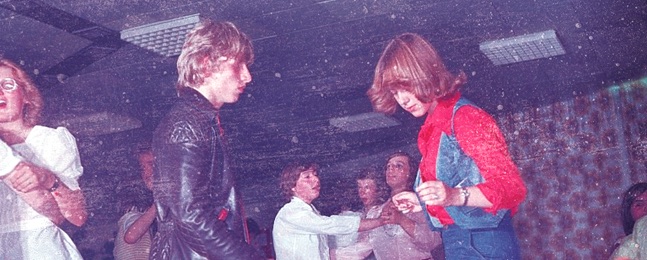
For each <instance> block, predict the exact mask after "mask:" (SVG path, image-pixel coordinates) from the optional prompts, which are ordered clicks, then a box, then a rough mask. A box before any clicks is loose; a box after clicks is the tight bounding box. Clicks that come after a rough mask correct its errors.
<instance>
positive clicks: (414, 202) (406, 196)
mask: <svg viewBox="0 0 647 260" xmlns="http://www.w3.org/2000/svg"><path fill="white" fill-rule="evenodd" d="M391 202H393V205H395V207H396V208H397V209H398V210H399V211H401V212H402V213H405V214H406V213H409V212H420V211H422V206H420V201H418V196H416V194H415V193H413V192H411V191H403V192H400V193H398V194H395V195H394V196H393V198H391Z"/></svg>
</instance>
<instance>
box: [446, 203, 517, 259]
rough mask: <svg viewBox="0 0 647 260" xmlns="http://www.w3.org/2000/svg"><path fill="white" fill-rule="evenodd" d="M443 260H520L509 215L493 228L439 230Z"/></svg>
mask: <svg viewBox="0 0 647 260" xmlns="http://www.w3.org/2000/svg"><path fill="white" fill-rule="evenodd" d="M440 231H441V234H442V238H443V245H444V248H445V259H447V260H452V259H460V260H465V259H510V260H516V259H521V252H520V251H519V244H518V243H517V237H516V235H515V233H514V229H513V227H512V218H511V217H510V214H509V213H508V214H505V216H504V217H503V219H502V220H501V223H500V224H499V226H498V227H495V228H483V229H471V230H470V229H463V228H461V227H459V226H457V225H449V226H447V227H446V228H442V229H440Z"/></svg>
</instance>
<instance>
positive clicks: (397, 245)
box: [366, 201, 442, 260]
mask: <svg viewBox="0 0 647 260" xmlns="http://www.w3.org/2000/svg"><path fill="white" fill-rule="evenodd" d="M389 203H390V202H388V201H387V202H386V203H384V204H382V206H380V207H373V208H371V209H370V210H369V211H368V213H367V214H366V218H378V217H379V216H380V214H382V209H383V208H384V207H385V205H387V204H389ZM405 216H406V217H407V218H409V219H411V220H413V221H414V222H415V223H416V225H415V229H414V236H413V237H411V236H409V234H407V232H406V231H405V230H404V229H402V227H400V225H395V224H388V225H384V226H381V227H378V228H375V229H373V230H370V231H369V242H370V243H371V247H373V254H375V258H377V259H378V260H382V259H411V260H415V259H427V258H432V255H431V250H433V249H434V248H435V247H436V246H439V245H441V244H442V240H441V238H440V232H434V231H432V230H431V229H430V228H429V224H428V223H427V220H426V219H425V216H424V213H423V212H416V213H407V214H405Z"/></svg>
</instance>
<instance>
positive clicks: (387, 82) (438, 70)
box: [366, 33, 467, 114]
mask: <svg viewBox="0 0 647 260" xmlns="http://www.w3.org/2000/svg"><path fill="white" fill-rule="evenodd" d="M466 81H467V76H466V75H465V73H464V72H462V71H461V72H460V73H459V74H458V75H457V76H454V75H453V74H451V73H450V72H449V71H448V70H447V69H446V68H445V65H444V64H443V61H442V59H441V58H440V56H439V55H438V52H437V51H436V49H434V47H433V46H432V45H431V43H429V42H428V41H426V40H425V39H423V38H422V37H421V36H420V35H417V34H414V33H405V34H401V35H398V36H397V37H395V39H393V40H391V41H390V42H389V43H388V45H387V46H386V48H385V49H384V52H382V55H381V56H380V59H379V61H378V62H377V66H376V67H375V75H374V77H373V84H372V85H371V88H370V89H369V90H368V92H367V93H366V94H367V95H368V97H369V99H370V100H371V103H372V105H373V109H374V110H375V111H377V112H381V113H385V114H393V113H394V112H395V109H396V108H397V106H398V103H397V101H396V100H395V98H394V97H393V92H394V91H397V90H406V91H409V92H411V93H413V94H414V95H415V96H416V98H418V99H419V100H420V101H422V102H424V103H429V102H432V101H434V100H439V99H443V98H447V97H450V96H452V95H453V94H454V93H456V92H457V91H458V90H459V88H460V87H461V86H462V85H463V84H465V82H466Z"/></svg>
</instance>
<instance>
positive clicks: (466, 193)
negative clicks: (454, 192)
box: [461, 187, 470, 207]
mask: <svg viewBox="0 0 647 260" xmlns="http://www.w3.org/2000/svg"><path fill="white" fill-rule="evenodd" d="M461 197H463V198H465V200H464V201H463V207H465V206H467V200H468V199H469V198H470V192H469V191H468V190H467V188H465V187H461Z"/></svg>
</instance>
